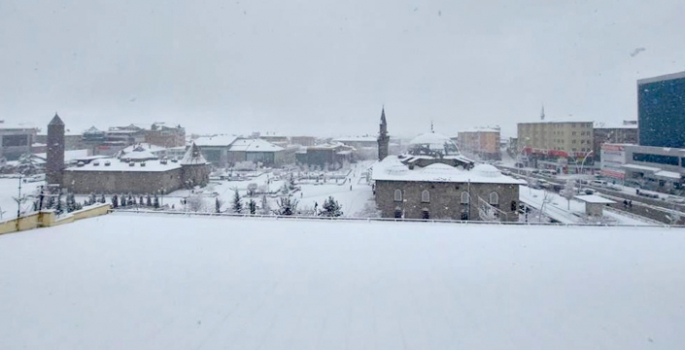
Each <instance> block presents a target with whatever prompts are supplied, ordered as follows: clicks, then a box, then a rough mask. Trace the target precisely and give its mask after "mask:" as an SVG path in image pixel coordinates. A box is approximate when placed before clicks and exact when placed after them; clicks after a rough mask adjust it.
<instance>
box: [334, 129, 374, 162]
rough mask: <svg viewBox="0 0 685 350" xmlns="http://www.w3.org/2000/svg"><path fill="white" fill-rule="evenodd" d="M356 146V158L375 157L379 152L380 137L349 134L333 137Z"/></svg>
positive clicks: (348, 144) (347, 144)
mask: <svg viewBox="0 0 685 350" xmlns="http://www.w3.org/2000/svg"><path fill="white" fill-rule="evenodd" d="M333 142H337V143H342V144H344V145H346V146H350V147H352V148H354V154H355V159H359V160H363V159H375V158H376V156H377V154H378V139H377V138H376V137H374V136H368V135H366V136H348V137H338V138H336V139H333Z"/></svg>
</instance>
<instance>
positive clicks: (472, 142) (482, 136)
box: [457, 127, 502, 160]
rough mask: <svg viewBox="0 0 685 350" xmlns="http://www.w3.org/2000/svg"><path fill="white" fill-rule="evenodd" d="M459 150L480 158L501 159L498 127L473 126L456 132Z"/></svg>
mask: <svg viewBox="0 0 685 350" xmlns="http://www.w3.org/2000/svg"><path fill="white" fill-rule="evenodd" d="M457 142H458V143H457V146H458V147H459V150H460V151H461V152H463V153H465V154H468V155H469V156H472V157H478V158H479V159H481V160H501V159H502V155H501V154H500V128H499V127H494V128H475V129H472V130H468V131H462V132H459V133H458V134H457Z"/></svg>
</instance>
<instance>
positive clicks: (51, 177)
mask: <svg viewBox="0 0 685 350" xmlns="http://www.w3.org/2000/svg"><path fill="white" fill-rule="evenodd" d="M47 153H48V154H47V160H46V163H45V170H46V177H47V181H48V185H59V186H62V171H63V170H64V122H63V121H62V119H60V117H59V115H57V113H55V116H54V117H53V118H52V121H50V124H48V150H47Z"/></svg>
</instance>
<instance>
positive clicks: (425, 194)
mask: <svg viewBox="0 0 685 350" xmlns="http://www.w3.org/2000/svg"><path fill="white" fill-rule="evenodd" d="M430 201H431V194H430V192H428V190H423V192H421V202H423V203H428V202H430Z"/></svg>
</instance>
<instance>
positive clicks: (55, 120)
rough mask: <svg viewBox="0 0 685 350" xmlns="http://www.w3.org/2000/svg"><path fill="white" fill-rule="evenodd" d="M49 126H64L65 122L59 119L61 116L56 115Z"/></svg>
mask: <svg viewBox="0 0 685 350" xmlns="http://www.w3.org/2000/svg"><path fill="white" fill-rule="evenodd" d="M48 125H64V122H63V121H62V119H61V118H60V117H59V115H57V113H55V116H54V117H53V118H52V120H51V121H50V123H49V124H48Z"/></svg>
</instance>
